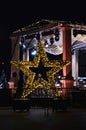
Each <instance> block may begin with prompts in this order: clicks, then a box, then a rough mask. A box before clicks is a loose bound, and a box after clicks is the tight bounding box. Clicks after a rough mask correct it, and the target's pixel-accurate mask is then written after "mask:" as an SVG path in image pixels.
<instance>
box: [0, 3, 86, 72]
mask: <svg viewBox="0 0 86 130" xmlns="http://www.w3.org/2000/svg"><path fill="white" fill-rule="evenodd" d="M55 1H56V0H55ZM55 1H54V0H53V1H52V0H50V1H47V3H46V1H44V0H40V1H39V0H38V1H37V0H36V1H35V0H34V1H33V0H31V1H30V0H29V1H19V2H18V0H17V1H5V2H4V1H2V2H1V1H0V2H1V3H0V45H1V47H0V72H1V70H2V63H3V62H4V68H5V71H6V73H7V74H9V68H10V60H11V40H10V39H9V36H10V34H11V33H12V32H13V31H16V30H17V29H19V28H22V27H25V26H27V25H29V24H32V23H34V22H37V21H39V20H41V19H50V20H62V21H73V22H75V21H77V22H80V23H82V24H83V23H84V24H85V23H86V15H85V12H86V11H85V4H84V3H81V2H80V6H79V1H78V4H77V3H75V2H73V1H69V2H68V1H67V3H66V2H65V1H56V2H55ZM81 5H82V6H81Z"/></svg>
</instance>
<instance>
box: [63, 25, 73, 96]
mask: <svg viewBox="0 0 86 130" xmlns="http://www.w3.org/2000/svg"><path fill="white" fill-rule="evenodd" d="M62 32H63V33H62V34H63V61H64V60H68V61H70V64H69V65H67V66H64V67H63V77H65V79H62V80H61V82H62V88H63V93H64V94H66V93H67V92H68V89H67V90H66V89H64V88H72V87H73V79H72V52H71V27H63V28H62ZM69 91H70V89H69Z"/></svg>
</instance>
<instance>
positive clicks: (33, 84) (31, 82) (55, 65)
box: [11, 40, 70, 98]
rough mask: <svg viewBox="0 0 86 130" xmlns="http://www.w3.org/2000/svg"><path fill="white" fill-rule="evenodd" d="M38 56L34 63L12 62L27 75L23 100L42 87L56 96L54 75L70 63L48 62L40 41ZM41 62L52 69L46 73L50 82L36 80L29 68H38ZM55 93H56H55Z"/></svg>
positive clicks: (39, 78) (37, 48)
mask: <svg viewBox="0 0 86 130" xmlns="http://www.w3.org/2000/svg"><path fill="white" fill-rule="evenodd" d="M36 51H37V54H36V56H35V57H34V59H33V61H11V63H12V64H13V65H15V66H16V67H17V68H19V69H20V70H21V71H22V72H23V73H24V74H26V75H27V80H26V84H25V86H24V90H23V93H22V95H21V98H25V97H26V96H28V95H29V94H30V93H31V92H32V91H33V90H34V89H36V88H38V87H39V86H40V85H43V86H44V87H45V88H46V89H47V90H48V91H51V92H52V93H54V94H55V95H58V93H55V91H54V88H55V79H54V75H55V74H56V73H57V72H59V71H60V70H61V69H62V68H63V67H64V66H66V65H68V64H69V63H70V62H69V61H58V60H50V61H49V60H48V57H47V54H46V52H45V51H44V49H43V44H42V42H41V41H40V40H39V41H38V44H37V47H36ZM40 60H41V61H42V63H43V65H44V67H49V68H50V67H51V70H49V71H47V72H46V75H47V79H48V81H46V80H44V79H43V78H42V77H38V79H37V80H36V79H35V75H36V73H35V72H33V71H31V70H30V68H29V67H33V68H37V67H38V65H39V63H40ZM53 91H54V92H53Z"/></svg>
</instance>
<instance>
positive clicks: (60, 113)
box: [0, 107, 86, 130]
mask: <svg viewBox="0 0 86 130" xmlns="http://www.w3.org/2000/svg"><path fill="white" fill-rule="evenodd" d="M27 129H28V130H56V129H58V130H74V129H75V130H82V129H83V130H86V109H85V108H68V109H67V110H60V109H58V110H57V111H54V112H53V111H52V110H51V109H43V108H30V109H29V111H14V110H13V109H12V107H0V130H27Z"/></svg>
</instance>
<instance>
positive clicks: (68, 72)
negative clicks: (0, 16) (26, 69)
mask: <svg viewBox="0 0 86 130" xmlns="http://www.w3.org/2000/svg"><path fill="white" fill-rule="evenodd" d="M10 38H11V41H12V61H14V60H17V61H22V60H23V61H29V60H30V49H31V48H33V49H35V47H36V46H37V40H38V39H39V38H40V39H41V41H42V43H43V45H44V49H45V51H46V52H47V53H49V54H51V55H54V56H55V57H56V56H57V57H58V56H59V55H62V60H69V61H70V65H68V66H65V67H63V70H62V72H63V73H62V75H61V76H62V78H61V82H62V84H63V88H72V87H74V86H78V79H79V77H86V74H85V76H82V75H80V67H81V69H83V68H82V67H83V63H79V61H80V59H79V57H80V54H81V53H82V52H84V54H86V52H85V51H86V26H85V25H83V24H80V23H77V22H75V23H72V22H70V21H54V20H46V19H43V20H40V21H38V22H36V23H33V24H31V25H29V26H26V27H23V28H20V29H19V30H17V31H15V32H13V33H12V34H11V35H10ZM83 58H84V59H85V57H83ZM85 63H86V62H85ZM80 64H81V66H80ZM15 71H16V72H17V74H18V76H20V75H19V70H18V69H17V68H16V67H15V66H13V65H11V75H12V73H13V72H15Z"/></svg>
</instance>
